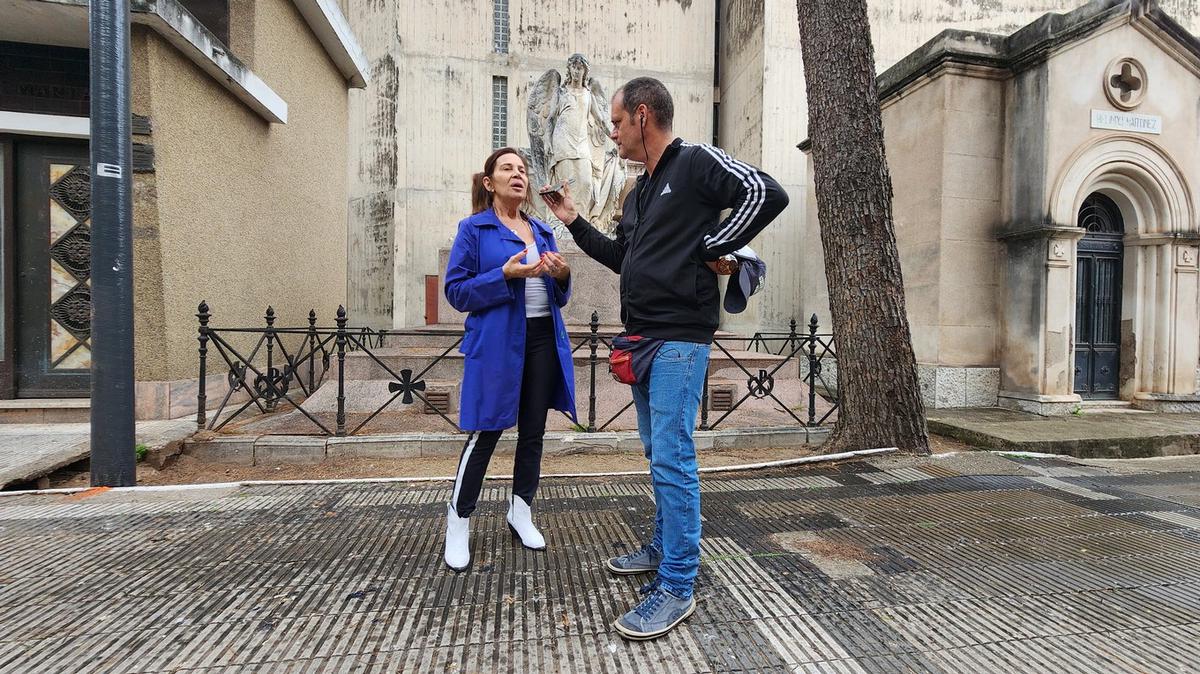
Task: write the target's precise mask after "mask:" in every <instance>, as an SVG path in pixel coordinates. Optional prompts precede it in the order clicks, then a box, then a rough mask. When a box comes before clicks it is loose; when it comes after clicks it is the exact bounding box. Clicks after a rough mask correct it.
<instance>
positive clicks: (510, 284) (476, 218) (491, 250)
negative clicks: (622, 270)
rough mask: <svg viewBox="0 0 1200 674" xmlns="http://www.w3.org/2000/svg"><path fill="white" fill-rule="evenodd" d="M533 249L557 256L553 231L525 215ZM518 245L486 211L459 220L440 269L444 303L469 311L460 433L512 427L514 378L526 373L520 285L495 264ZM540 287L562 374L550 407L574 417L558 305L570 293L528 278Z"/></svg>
mask: <svg viewBox="0 0 1200 674" xmlns="http://www.w3.org/2000/svg"><path fill="white" fill-rule="evenodd" d="M529 220H530V223H531V229H532V230H533V235H534V237H535V240H536V241H537V246H538V251H539V252H544V251H555V252H557V251H558V246H557V245H555V242H554V234H553V233H552V232H551V230H550V228H549V227H548V226H546V225H545V224H544V223H542V222H541V221H539V220H537V219H535V218H530V219H529ZM524 247H525V242H524V241H522V240H521V239H520V237H518V236H517V235H516V234H514V233H513V232H512V230H510V229H509V228H508V227H505V226H504V225H503V224H502V223H501V222H500V219H499V218H498V217H496V213H495V211H493V210H492V209H490V208H489V209H488V210H486V211H483V212H482V213H476V214H475V215H472V216H470V217H469V218H466V219H465V220H463V221H462V222H460V223H458V235H457V236H456V237H455V239H454V246H453V247H452V248H451V249H450V261H449V263H448V264H447V266H446V276H445V279H446V282H445V292H446V299H447V300H449V302H450V306H452V307H454V308H455V309H457V310H459V311H462V312H466V313H467V314H468V316H467V320H466V334H465V335H464V336H463V342H462V346H460V347H459V351H461V352H462V353H463V355H464V356H466V358H465V364H464V367H463V381H462V392H461V393H462V398H461V402H460V404H459V426H461V427H462V429H463V430H466V431H491V430H501V429H505V428H512V427H513V426H515V425H516V423H517V407H518V405H519V404H520V400H521V379H522V374H523V373H524V371H525V283H526V279H519V278H517V279H509V280H505V278H504V273H503V272H502V271H501V267H503V266H504V263H505V262H507V261H508V259H509V258H510V257H512V256H513V255H516V254H517V252H519V251H520V250H521V249H522V248H524ZM529 281H530V282H534V283H544V284H545V285H546V290H547V291H548V292H549V293H550V298H551V302H550V313H551V314H552V315H553V318H554V335H555V341H556V342H557V345H558V362H559V365H560V370H561V371H562V378H561V380H560V381H559V389H558V392H557V393H556V394H555V396H554V398H553V401H554V402H553V403H552V404H553V407H554V409H556V410H561V411H563V412H566V413H568V414H570V415H571V419H572V420H575V419H576V416H575V368H574V362H573V360H572V358H571V343H570V341H568V339H567V330H566V326H565V325H564V324H563V318H562V311H561V310H560V308H561V307H563V306H565V305H566V303H567V300H568V299H569V298H570V296H571V282H570V280H569V279H568V281H567V284H566V287H565V288H564V287H562V286H560V285H559V283H558V282H557V281H555V280H554V279H552V278H550V277H549V276H543V277H541V278H538V279H529Z"/></svg>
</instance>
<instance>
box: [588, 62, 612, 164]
mask: <svg viewBox="0 0 1200 674" xmlns="http://www.w3.org/2000/svg"><path fill="white" fill-rule="evenodd" d="M591 80H592V81H591V84H590V85H589V89H591V92H592V111H591V112H592V118H593V121H594V123H593V124H590V125H589V126H590V127H591V131H592V143H594V144H595V146H596V147H604V143H605V141H606V140H607V139H608V137H609V136H610V135H611V134H612V116H611V115H610V114H609V113H610V112H611V111H610V110H609V107H608V96H607V95H605V93H604V87H602V86H600V82H599V81H598V80H597V79H596V78H595V77H593V78H591Z"/></svg>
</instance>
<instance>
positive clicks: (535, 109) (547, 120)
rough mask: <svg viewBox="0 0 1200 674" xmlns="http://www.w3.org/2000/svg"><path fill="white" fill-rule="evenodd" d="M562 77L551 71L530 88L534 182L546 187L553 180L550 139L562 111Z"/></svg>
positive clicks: (529, 120) (528, 106) (530, 127)
mask: <svg viewBox="0 0 1200 674" xmlns="http://www.w3.org/2000/svg"><path fill="white" fill-rule="evenodd" d="M561 86H562V75H560V74H559V72H558V71H557V70H554V69H550V70H547V71H546V74H544V75H542V77H541V79H539V80H538V81H537V82H536V83H535V84H534V85H533V86H532V87H530V88H529V104H528V105H527V106H526V124H527V125H528V126H529V150H530V155H531V156H530V157H529V159H530V161H531V162H532V164H533V166H531V167H530V169H531V170H532V173H533V178H534V181H535V182H537V183H538V184H543V183H545V182H546V180H548V179H549V171H550V166H549V164H550V150H551V147H550V137H551V135H552V134H553V132H554V119H553V115H554V113H555V111H556V110H557V109H558V92H559V89H560V88H561Z"/></svg>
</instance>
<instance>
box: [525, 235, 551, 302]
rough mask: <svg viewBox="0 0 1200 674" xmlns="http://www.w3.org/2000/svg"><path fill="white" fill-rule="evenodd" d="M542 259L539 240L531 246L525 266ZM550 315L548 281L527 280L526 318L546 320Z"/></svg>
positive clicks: (539, 278) (539, 279)
mask: <svg viewBox="0 0 1200 674" xmlns="http://www.w3.org/2000/svg"><path fill="white" fill-rule="evenodd" d="M539 257H541V253H539V252H538V247H537V240H536V239H535V240H534V242H533V243H531V244H529V254H528V255H526V256H525V264H533V263H535V262H537V259H538V258H539ZM549 315H550V295H549V294H548V293H547V291H546V281H545V280H543V279H542V277H540V276H539V277H537V278H527V279H525V318H544V317H546V316H549Z"/></svg>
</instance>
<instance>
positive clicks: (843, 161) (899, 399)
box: [796, 0, 932, 454]
mask: <svg viewBox="0 0 1200 674" xmlns="http://www.w3.org/2000/svg"><path fill="white" fill-rule="evenodd" d="M796 7H797V9H798V11H799V16H800V43H801V49H802V51H803V56H804V76H805V80H806V86H807V91H808V132H809V138H810V139H811V141H812V155H813V167H814V173H815V175H814V176H813V179H814V180H815V183H814V184H815V187H816V194H817V214H818V217H819V219H820V227H821V243H822V244H823V246H824V249H825V278H826V281H827V282H828V284H829V310H830V314H831V317H832V319H833V333H834V343H835V346H836V348H837V361H838V374H837V377H838V398H839V401H840V408H839V409H838V420H837V425H836V426H835V427H834V430H833V435H832V436H831V438H830V440H829V442H828V443H827V444H826V446H825V449H826V451H829V452H834V451H845V450H850V449H867V448H875V447H898V448H900V450H901V451H905V452H913V453H916V454H928V453H929V436H928V431H927V429H926V424H925V406H924V404H923V403H922V401H921V389H920V384H919V382H918V380H917V362H916V357H915V355H914V354H913V348H912V334H911V332H910V330H909V326H908V314H907V312H906V310H905V305H904V281H903V278H902V277H901V274H900V255H899V252H898V251H897V248H896V231H895V227H894V226H893V221H892V180H891V176H890V175H889V174H888V168H887V160H886V158H885V156H884V148H883V123H882V120H881V113H880V109H879V93H878V90H877V89H876V84H875V58H874V50H873V47H872V45H871V29H870V23H869V22H868V18H867V4H866V0H797V1H796ZM931 188H932V186H931Z"/></svg>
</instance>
